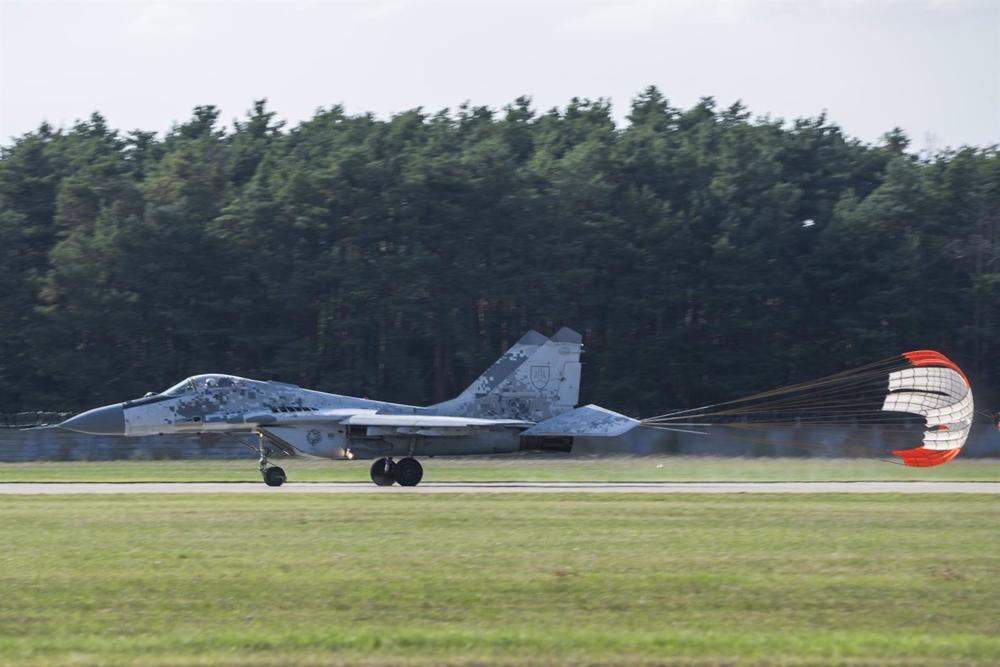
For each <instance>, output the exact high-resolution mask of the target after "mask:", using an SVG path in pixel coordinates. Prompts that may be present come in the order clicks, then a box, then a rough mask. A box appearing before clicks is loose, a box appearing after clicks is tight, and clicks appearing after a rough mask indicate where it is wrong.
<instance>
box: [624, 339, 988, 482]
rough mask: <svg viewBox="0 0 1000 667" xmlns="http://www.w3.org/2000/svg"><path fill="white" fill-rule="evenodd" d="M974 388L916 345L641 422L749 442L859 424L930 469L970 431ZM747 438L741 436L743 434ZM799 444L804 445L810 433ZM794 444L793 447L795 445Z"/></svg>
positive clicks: (937, 354) (944, 360)
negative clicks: (777, 432)
mask: <svg viewBox="0 0 1000 667" xmlns="http://www.w3.org/2000/svg"><path fill="white" fill-rule="evenodd" d="M973 414H974V405H973V401H972V388H971V387H970V386H969V381H968V379H967V378H966V377H965V374H964V373H963V372H962V370H961V369H960V368H959V367H958V366H957V365H955V363H954V362H952V361H951V360H950V359H948V357H946V356H944V355H943V354H941V353H940V352H935V351H933V350H916V351H913V352H907V353H905V354H902V355H900V356H899V357H893V358H890V359H885V360H883V361H880V362H876V363H873V364H869V365H867V366H862V367H861V368H856V369H853V370H849V371H845V372H843V373H838V374H836V375H831V376H828V377H825V378H820V379H818V380H812V381H810V382H803V383H800V384H796V385H791V386H787V387H781V388H779V389H773V390H770V391H766V392H762V393H759V394H754V395H753V396H748V397H746V398H741V399H736V400H733V401H727V402H725V403H716V404H714V405H707V406H703V407H700V408H692V409H689V410H679V411H675V412H672V413H668V414H665V415H660V416H658V417H652V418H649V419H644V420H642V422H641V423H642V425H643V426H649V427H653V428H659V429H665V430H670V431H679V432H685V433H702V434H707V433H710V432H712V431H713V428H727V429H733V432H739V433H740V434H739V435H736V436H735V437H737V438H741V439H745V440H752V439H753V438H752V436H753V434H754V432H755V431H756V432H757V434H758V435H759V434H760V433H761V432H762V431H771V430H774V429H782V428H784V429H791V430H794V431H795V432H796V433H801V432H805V433H807V434H808V433H809V429H814V430H815V429H824V430H829V429H831V428H833V427H838V426H840V427H844V426H850V427H858V428H859V429H860V430H861V431H862V432H863V433H864V434H865V437H866V438H868V439H869V440H870V439H872V438H883V439H888V440H891V441H893V442H895V443H905V446H897V447H896V448H894V449H892V453H893V454H895V455H896V456H898V457H900V458H901V459H902V460H903V463H905V464H906V465H908V466H922V467H926V466H936V465H941V464H942V463H947V462H948V461H950V460H952V459H953V458H955V456H957V455H958V452H959V451H960V450H961V449H962V446H963V445H964V444H965V441H966V439H967V438H968V436H969V430H970V429H971V428H972V417H973ZM748 435H749V436H751V437H747V436H748ZM800 444H801V445H802V446H809V444H810V443H809V442H808V436H807V437H806V442H802V443H800ZM793 446H795V445H794V444H793Z"/></svg>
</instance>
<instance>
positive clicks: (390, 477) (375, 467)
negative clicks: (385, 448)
mask: <svg viewBox="0 0 1000 667" xmlns="http://www.w3.org/2000/svg"><path fill="white" fill-rule="evenodd" d="M395 469H396V466H395V464H393V462H392V461H390V460H389V459H378V460H377V461H375V463H373V464H372V467H371V471H370V472H371V476H372V481H373V482H375V483H376V484H377V485H379V486H392V485H393V484H394V483H395V482H396V477H395V475H394V473H395Z"/></svg>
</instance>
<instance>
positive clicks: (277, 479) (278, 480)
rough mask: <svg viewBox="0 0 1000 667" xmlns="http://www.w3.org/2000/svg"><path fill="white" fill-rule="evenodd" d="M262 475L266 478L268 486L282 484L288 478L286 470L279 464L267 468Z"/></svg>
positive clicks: (265, 481)
mask: <svg viewBox="0 0 1000 667" xmlns="http://www.w3.org/2000/svg"><path fill="white" fill-rule="evenodd" d="M261 476H262V477H263V478H264V483H265V484H267V485H268V486H281V485H282V484H284V483H285V480H286V479H287V477H286V476H285V471H284V470H282V469H281V468H279V467H278V466H272V467H270V468H266V469H265V470H264V472H262V473H261Z"/></svg>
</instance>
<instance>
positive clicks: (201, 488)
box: [0, 482, 1000, 495]
mask: <svg viewBox="0 0 1000 667" xmlns="http://www.w3.org/2000/svg"><path fill="white" fill-rule="evenodd" d="M74 493H85V494H130V493H171V494H191V493H200V494H204V493H270V494H283V493H284V494H288V493H381V494H387V493H388V494H392V493H988V494H1000V482H618V483H615V482H477V483H469V482H428V483H426V484H421V485H420V486H417V487H409V488H406V487H400V486H392V487H379V486H375V485H373V484H370V483H367V482H298V483H296V482H289V483H287V484H285V485H284V486H282V487H279V488H272V487H269V486H265V485H264V484H263V483H261V482H230V483H227V482H174V483H171V482H142V483H115V484H111V483H89V482H88V483H62V482H60V483H49V484H46V483H12V484H0V495H65V494H74Z"/></svg>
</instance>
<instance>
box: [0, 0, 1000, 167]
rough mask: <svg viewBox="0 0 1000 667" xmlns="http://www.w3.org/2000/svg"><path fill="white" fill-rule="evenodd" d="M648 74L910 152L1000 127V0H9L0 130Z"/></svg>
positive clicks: (159, 124)
mask: <svg viewBox="0 0 1000 667" xmlns="http://www.w3.org/2000/svg"><path fill="white" fill-rule="evenodd" d="M650 84H655V85H656V86H658V87H660V89H661V90H662V91H663V92H664V94H665V95H666V96H667V97H668V98H669V99H670V101H671V103H672V104H674V105H675V106H681V107H687V106H690V105H692V104H694V103H695V102H697V101H698V99H699V98H700V97H702V96H707V95H711V96H714V97H715V98H716V99H717V100H718V101H719V103H720V104H723V105H728V104H731V103H732V102H734V101H736V100H743V101H744V103H745V104H747V105H748V106H749V108H750V110H751V111H752V112H753V114H754V115H764V114H769V115H771V116H772V117H779V118H785V119H792V118H796V117H801V116H815V115H817V114H818V113H820V112H821V111H823V110H827V112H828V114H829V117H830V118H831V119H832V120H834V121H835V122H837V123H838V124H840V125H841V126H842V127H843V128H844V129H845V130H846V131H847V132H848V133H849V134H852V135H855V136H858V137H861V138H862V139H865V140H867V141H875V140H877V139H878V137H879V136H880V135H881V134H882V133H884V132H885V131H887V130H889V129H891V128H892V127H894V126H900V127H902V128H903V129H904V130H906V132H907V133H908V134H909V135H910V137H911V139H912V140H913V144H912V146H913V148H914V149H917V150H922V149H926V148H935V149H940V148H943V147H945V146H957V145H960V144H973V145H988V144H994V143H998V142H1000V0H987V1H982V0H843V1H834V0H787V1H786V0H676V1H673V2H671V1H667V0H623V1H619V2H613V1H611V0H577V1H569V0H531V1H520V0H494V1H489V2H487V1H482V2H477V1H474V0H455V1H443V0H282V1H279V0H258V1H256V2H237V1H235V0H214V1H209V0H202V1H189V2H182V1H181V2H178V1H174V2H148V1H139V0H135V1H128V0H118V1H113V0H111V1H104V2H95V1H86V2H85V1H82V0H75V1H72V0H61V1H58V2H57V1H53V0H0V142H2V143H3V144H8V143H9V141H10V137H11V136H13V135H18V134H21V133H24V132H27V131H29V130H31V129H34V128H36V127H37V126H38V124H39V123H40V122H41V121H42V120H43V119H44V120H47V121H49V122H50V123H52V124H54V125H57V126H68V125H70V124H72V123H73V121H74V120H76V119H78V118H83V117H86V116H87V115H89V114H90V113H91V112H92V111H95V110H98V111H100V112H101V113H102V114H104V115H105V116H106V117H107V118H108V119H109V122H110V123H111V124H112V126H114V127H117V128H122V129H132V128H142V129H148V130H157V131H165V130H167V129H169V127H170V126H171V124H172V123H174V122H178V121H183V120H186V119H187V118H188V117H189V116H190V112H191V109H192V108H193V107H194V106H195V105H199V104H214V105H216V106H218V107H220V108H221V109H222V113H223V118H224V119H225V120H226V121H227V122H230V121H231V120H232V119H233V118H236V117H239V116H242V115H243V114H244V112H245V111H246V109H248V108H249V107H250V106H251V103H252V101H253V100H254V99H256V98H261V97H266V98H268V99H269V100H270V106H271V107H272V109H274V110H276V111H278V113H279V115H280V116H281V117H283V118H286V119H288V120H290V121H292V122H296V121H300V120H303V119H305V118H308V117H309V116H311V115H312V113H313V112H314V111H315V109H316V108H317V107H321V106H329V105H331V104H335V103H340V104H343V105H344V106H345V107H346V108H347V110H348V111H349V112H351V113H361V112H364V111H373V112H375V113H376V114H378V115H380V116H383V117H385V116H388V115H390V114H392V113H394V112H398V111H402V110H406V109H409V108H413V107H417V106H422V107H424V108H425V109H428V110H432V111H436V110H439V109H442V108H445V107H452V108H454V107H455V106H457V105H458V104H460V103H462V102H463V101H466V100H468V101H470V102H472V103H473V104H480V105H489V106H494V107H501V106H503V105H504V104H507V103H509V102H511V101H512V100H513V99H515V98H516V97H517V96H519V95H523V94H526V95H530V96H531V97H532V98H533V99H534V101H535V106H536V107H537V108H538V109H540V110H546V109H548V108H550V107H552V106H563V105H565V104H566V102H567V101H569V99H570V98H571V97H573V96H578V97H591V98H595V97H608V98H611V100H612V102H613V104H614V106H615V114H616V116H617V117H618V118H619V119H621V118H623V117H624V116H625V114H626V113H627V112H628V105H629V101H630V99H631V98H632V97H633V96H634V95H635V94H636V93H637V92H639V91H640V90H642V89H643V88H645V87H646V86H648V85H650Z"/></svg>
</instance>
